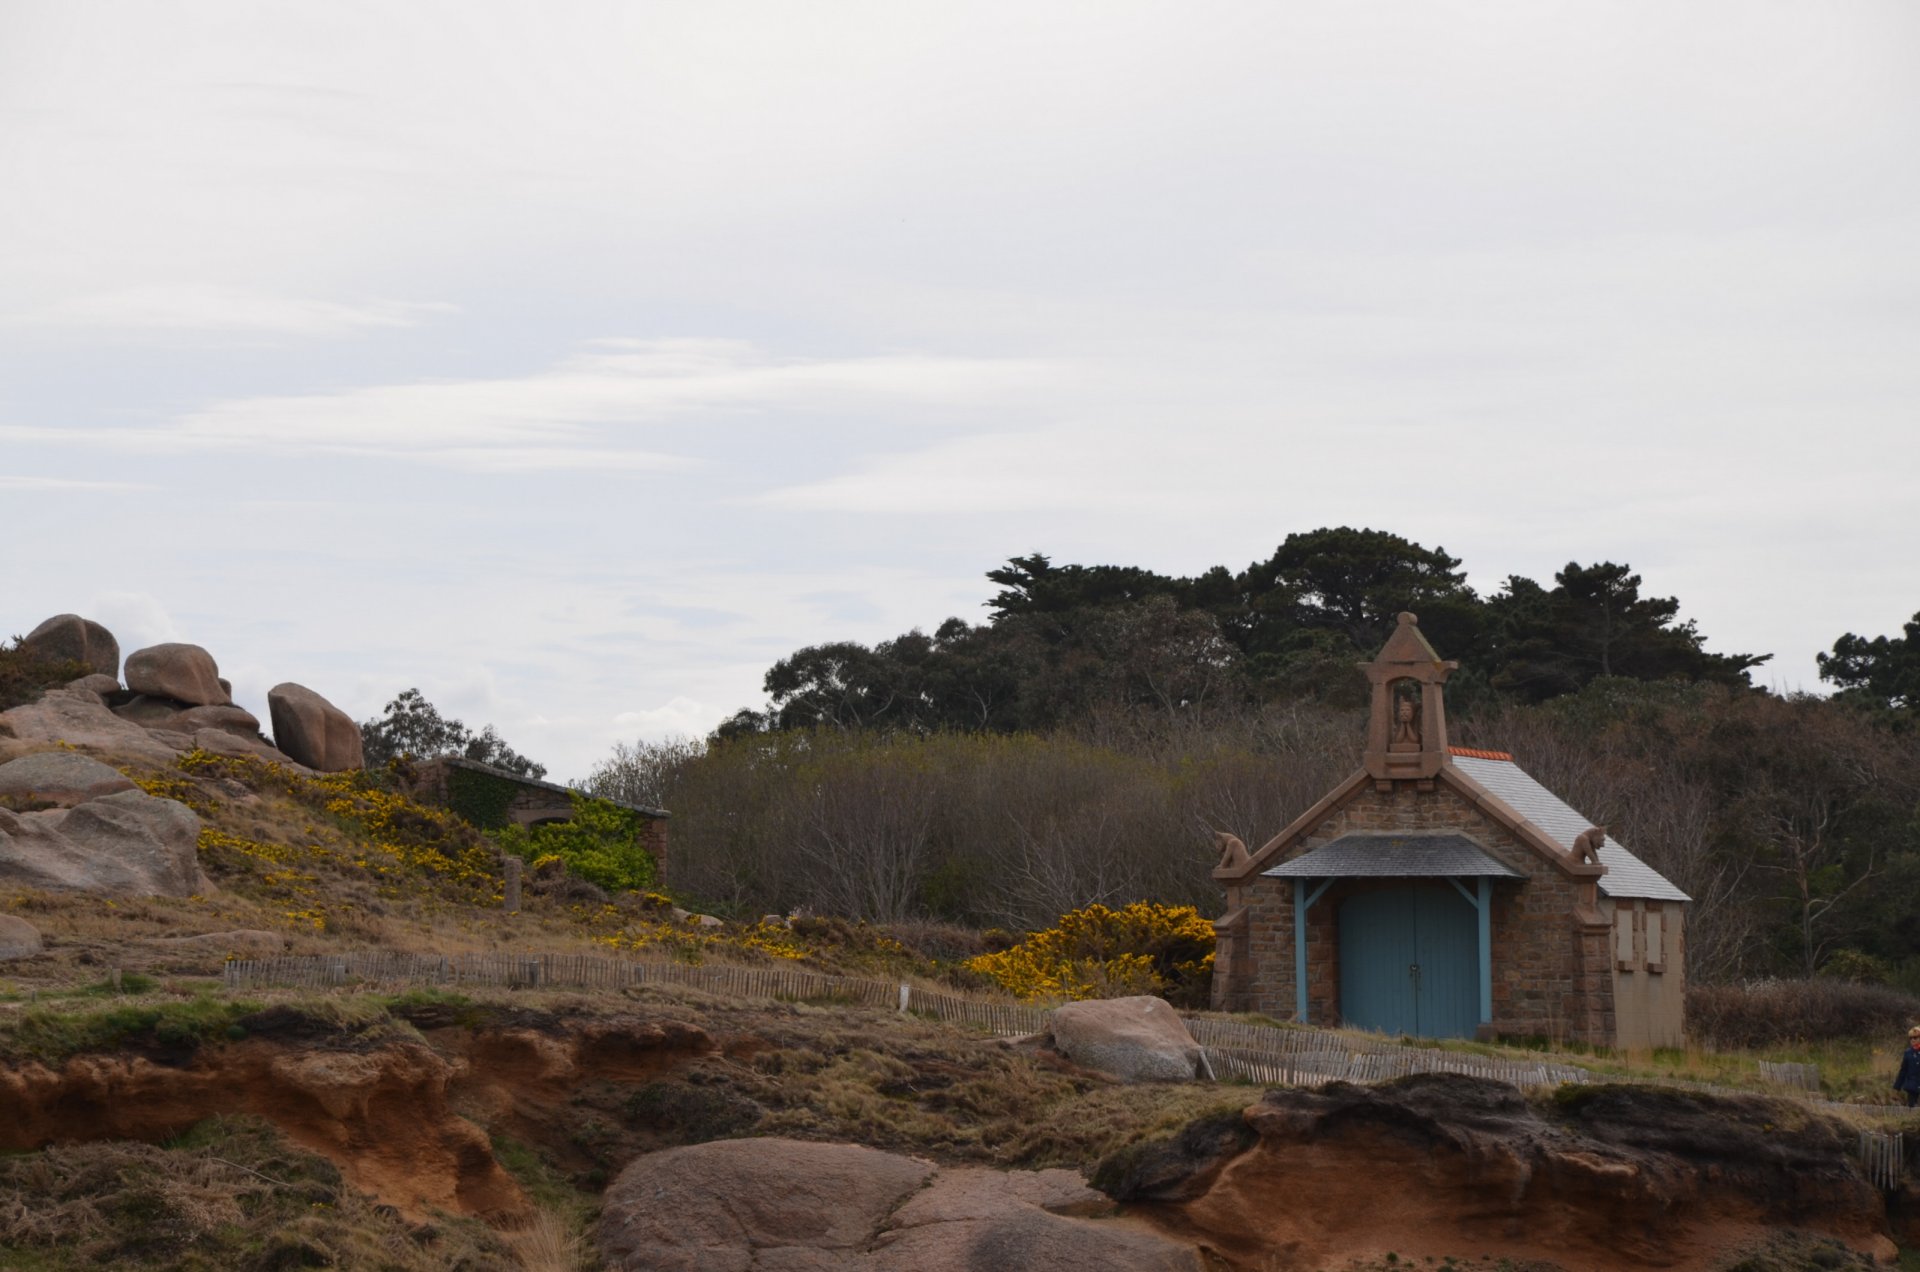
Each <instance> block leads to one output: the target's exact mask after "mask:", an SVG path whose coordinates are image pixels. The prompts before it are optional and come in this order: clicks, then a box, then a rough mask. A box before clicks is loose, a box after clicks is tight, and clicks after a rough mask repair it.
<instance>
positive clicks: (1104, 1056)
mask: <svg viewBox="0 0 1920 1272" xmlns="http://www.w3.org/2000/svg"><path fill="white" fill-rule="evenodd" d="M1048 1028H1049V1030H1050V1031H1051V1033H1052V1035H1053V1048H1054V1050H1055V1051H1058V1052H1059V1053H1060V1054H1061V1055H1063V1056H1065V1057H1066V1058H1067V1059H1069V1060H1071V1061H1073V1062H1074V1063H1075V1064H1077V1065H1083V1066H1085V1067H1086V1068H1089V1069H1098V1070H1099V1071H1100V1072H1102V1073H1110V1074H1112V1075H1113V1076H1114V1077H1116V1078H1124V1079H1125V1080H1126V1081H1128V1082H1190V1081H1192V1080H1193V1079H1195V1078H1209V1079H1210V1078H1212V1077H1213V1072H1212V1070H1211V1069H1210V1067H1209V1066H1208V1064H1207V1053H1206V1051H1205V1050H1204V1049H1203V1048H1202V1047H1201V1046H1200V1044H1199V1043H1197V1042H1195V1041H1194V1040H1193V1035H1192V1034H1190V1033H1188V1032H1187V1026H1186V1024H1185V1023H1184V1022H1182V1021H1181V1019H1180V1014H1179V1013H1178V1012H1176V1011H1174V1009H1173V1008H1172V1006H1170V1005H1169V1004H1168V1003H1167V1002H1166V1000H1165V999H1161V998H1153V997H1148V996H1142V997H1137V998H1105V999H1090V1000H1087V1001H1085V1002H1077V1003H1067V1004H1066V1005H1064V1006H1062V1007H1059V1008H1057V1009H1055V1011H1054V1013H1053V1016H1052V1018H1051V1020H1050V1021H1049V1023H1048Z"/></svg>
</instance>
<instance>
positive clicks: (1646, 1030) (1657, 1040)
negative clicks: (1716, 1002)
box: [1600, 897, 1687, 1050]
mask: <svg viewBox="0 0 1920 1272" xmlns="http://www.w3.org/2000/svg"><path fill="white" fill-rule="evenodd" d="M1600 908H1601V910H1602V911H1603V912H1604V913H1605V914H1606V916H1607V921H1608V923H1609V924H1610V925H1611V927H1612V936H1611V938H1610V942H1611V944H1610V950H1611V953H1612V955H1613V1007H1614V1019H1615V1021H1616V1022H1617V1027H1618V1040H1617V1041H1616V1042H1615V1043H1614V1045H1615V1046H1616V1047H1619V1048H1621V1049H1622V1050H1645V1049H1647V1048H1650V1047H1679V1046H1684V1045H1685V1043H1686V998H1687V982H1686V966H1687V959H1686V906H1685V905H1683V904H1681V903H1679V902H1674V901H1641V900H1628V899H1626V898H1621V899H1620V900H1617V901H1616V900H1611V899H1608V898H1604V897H1603V898H1601V902H1600ZM1649 916H1653V917H1652V918H1651V919H1650V918H1649ZM1655 946H1657V948H1654V947H1655Z"/></svg>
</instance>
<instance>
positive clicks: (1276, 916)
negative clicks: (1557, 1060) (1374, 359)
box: [1213, 614, 1688, 1047]
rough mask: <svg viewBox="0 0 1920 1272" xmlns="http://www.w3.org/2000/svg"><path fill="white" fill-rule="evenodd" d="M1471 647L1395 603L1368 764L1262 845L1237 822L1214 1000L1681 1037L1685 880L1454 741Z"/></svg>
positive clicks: (1441, 1025) (1420, 1032) (1334, 1016)
mask: <svg viewBox="0 0 1920 1272" xmlns="http://www.w3.org/2000/svg"><path fill="white" fill-rule="evenodd" d="M1457 666H1458V664H1457V663H1452V662H1444V661H1442V660H1441V659H1440V658H1439V656H1438V655H1436V654H1435V653H1434V651H1433V647H1432V646H1431V645H1429V644H1428V643H1427V641H1426V638H1425V637H1424V636H1422V635H1421V634H1420V628H1419V626H1418V623H1417V621H1416V620H1415V618H1414V616H1413V615H1411V614H1402V615H1400V619H1399V626H1398V627H1397V628H1396V629H1395V630H1394V633H1393V635H1392V636H1391V637H1389V638H1388V640H1387V643H1386V646H1385V647H1384V648H1383V649H1382V650H1381V651H1380V654H1379V657H1377V658H1376V659H1375V660H1374V661H1373V662H1372V663H1370V664H1367V665H1366V668H1365V670H1366V672H1367V676H1368V679H1369V680H1370V681H1371V682H1372V690H1373V703H1372V712H1371V716H1370V720H1369V724H1368V734H1367V742H1366V749H1365V752H1364V755H1363V762H1362V764H1361V767H1360V768H1359V770H1358V771H1357V772H1355V773H1354V774H1353V776H1351V777H1349V778H1348V779H1347V780H1346V781H1344V782H1342V783H1340V785H1338V786H1337V787H1335V788H1334V789H1333V790H1331V791H1329V792H1327V794H1326V796H1325V797H1324V798H1322V799H1321V800H1320V802H1319V803H1317V804H1315V805H1314V806H1313V807H1312V808H1310V809H1308V810H1307V811H1306V812H1305V813H1303V814H1302V815H1301V816H1300V817H1299V818H1298V819H1297V820H1295V821H1294V823H1293V824H1292V825H1290V826H1288V827H1287V828H1286V829H1285V830H1282V831H1281V832H1280V833H1279V834H1278V835H1275V836H1274V837H1273V838H1272V839H1271V840H1269V841H1268V842H1267V843H1266V844H1265V845H1264V846H1262V847H1261V848H1260V849H1259V851H1257V852H1253V853H1249V852H1247V850H1246V849H1245V848H1244V847H1243V846H1242V845H1241V844H1240V841H1238V840H1237V839H1233V838H1232V837H1231V836H1223V842H1224V844H1225V850H1224V853H1223V856H1222V859H1221V862H1220V865H1219V866H1218V867H1216V868H1215V870H1214V872H1213V875H1214V878H1215V879H1217V880H1219V881H1220V883H1221V884H1222V885H1223V886H1224V887H1225V888H1226V893H1227V900H1226V913H1225V914H1224V915H1223V916H1222V917H1221V918H1220V919H1219V920H1218V921H1217V922H1216V923H1215V924H1214V930H1215V932H1216V933H1217V935H1218V944H1217V946H1216V949H1215V954H1214V979H1213V1005H1214V1007H1215V1008H1216V1009H1219V1010H1223V1011H1258V1012H1263V1013H1266V1014H1267V1015H1270V1016H1273V1017H1276V1018H1278V1019H1283V1020H1284V1019H1292V1020H1299V1021H1303V1022H1311V1023H1314V1024H1339V1025H1347V1026H1352V1027H1357V1028H1369V1029H1379V1030H1383V1031H1385V1032H1388V1033H1399V1034H1409V1035H1414V1036H1421V1037H1437V1038H1447V1037H1473V1036H1482V1037H1484V1036H1490V1035H1493V1034H1503V1035H1512V1036H1544V1037H1551V1038H1556V1039H1562V1040H1569V1041H1577V1042H1585V1043H1591V1044H1594V1045H1597V1046H1607V1047H1648V1046H1654V1047H1669V1046H1679V1045H1680V1044H1681V1041H1682V1031H1683V1028H1684V1019H1683V998H1684V989H1685V972H1684V968H1685V957H1684V955H1685V941H1686V905H1687V900H1688V898H1687V895H1686V894H1685V893H1683V892H1681V891H1680V890H1679V889H1678V888H1676V887H1675V886H1674V885H1673V884H1672V883H1670V882H1668V881H1667V880H1666V879H1665V878H1663V877H1661V876H1660V874H1658V873H1657V872H1656V871H1654V870H1653V869H1652V868H1651V867H1650V866H1648V865H1647V864H1646V863H1645V862H1643V861H1641V860H1640V859H1639V858H1637V857H1635V856H1634V855H1633V854H1632V853H1630V852H1628V851H1627V849H1626V848H1625V847H1623V846H1622V845H1621V844H1619V843H1617V842H1615V841H1614V840H1613V839H1612V838H1609V837H1608V836H1607V835H1606V831H1605V828H1604V827H1596V826H1594V825H1593V823H1592V822H1590V821H1589V820H1587V818H1585V817H1583V816H1581V815H1580V814H1579V813H1578V812H1576V811H1574V810H1573V809H1572V808H1570V807H1568V806H1567V804H1566V803H1565V802H1564V801H1562V800H1561V799H1560V798H1559V797H1558V796H1556V795H1554V794H1553V792H1551V791H1549V790H1547V789H1546V787H1544V786H1542V785H1541V784H1540V783H1539V782H1537V781H1535V780H1534V779H1533V778H1532V777H1530V776H1528V775H1527V773H1526V772H1525V771H1524V770H1522V769H1521V768H1520V766H1519V765H1518V764H1516V763H1515V762H1514V758H1513V757H1512V756H1510V755H1508V754H1506V753H1504V752H1499V751H1480V750H1468V749H1465V748H1461V747H1451V746H1449V745H1448V744H1447V722H1446V703H1445V698H1444V690H1445V684H1446V681H1447V677H1448V676H1449V675H1450V674H1451V673H1452V672H1453V670H1454V669H1455V668H1456V667H1457Z"/></svg>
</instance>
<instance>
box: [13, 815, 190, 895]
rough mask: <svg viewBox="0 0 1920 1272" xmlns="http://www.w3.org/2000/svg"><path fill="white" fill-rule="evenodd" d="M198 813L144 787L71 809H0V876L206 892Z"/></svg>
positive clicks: (106, 888) (30, 883)
mask: <svg viewBox="0 0 1920 1272" xmlns="http://www.w3.org/2000/svg"><path fill="white" fill-rule="evenodd" d="M199 838H200V818H199V817H198V816H197V815H196V814H195V813H194V811H193V810H192V809H190V808H188V807H187V806H186V805H185V804H181V803H178V802H176V801H174V800H170V799H155V798H154V797H153V796H151V795H148V794H147V793H146V792H145V791H140V790H130V791H121V792H119V793H118V794H114V795H106V796H102V797H100V798H98V799H92V800H88V801H87V802H85V803H83V804H79V805H77V806H75V807H73V808H70V809H65V808H63V809H51V810H48V811H45V812H32V813H13V812H10V811H8V810H6V809H4V808H0V881H4V882H7V883H16V884H23V885H25V886H27V887H30V888H70V889H77V890H79V891H84V892H95V893H100V894H102V895H105V896H125V897H144V896H164V897H185V896H192V895H194V894H195V893H200V892H205V891H208V890H209V888H210V887H211V885H210V884H209V883H208V882H207V880H206V878H205V876H203V875H202V874H201V873H200V860H199V854H198V851H197V849H198V841H199Z"/></svg>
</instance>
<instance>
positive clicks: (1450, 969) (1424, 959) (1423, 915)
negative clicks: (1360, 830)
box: [1339, 883, 1480, 1038]
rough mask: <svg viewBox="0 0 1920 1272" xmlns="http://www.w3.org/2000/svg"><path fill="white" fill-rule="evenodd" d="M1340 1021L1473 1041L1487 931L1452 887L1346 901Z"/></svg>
mask: <svg viewBox="0 0 1920 1272" xmlns="http://www.w3.org/2000/svg"><path fill="white" fill-rule="evenodd" d="M1339 931H1340V1015H1341V1017H1342V1018H1343V1019H1344V1020H1345V1022H1346V1023H1347V1024H1348V1025H1351V1026H1353V1027H1355V1028H1359V1029H1378V1030H1380V1031H1381V1032H1383V1033H1397V1034H1411V1035H1413V1036H1415V1037H1422V1038H1467V1037H1471V1036H1472V1035H1473V1032H1474V1028H1475V1026H1476V1025H1477V1024H1478V1023H1479V1019H1480V932H1479V918H1478V914H1477V912H1476V911H1475V909H1474V907H1473V905H1472V904H1471V903H1470V902H1469V901H1468V900H1467V899H1466V898H1465V897H1463V896H1461V895H1460V894H1459V893H1458V892H1457V891H1456V890H1455V889H1454V888H1453V886H1452V885H1451V884H1446V883H1441V884H1440V886H1438V887H1422V888H1394V889H1390V890H1385V891H1380V892H1363V893H1360V894H1359V895H1357V896H1352V897H1348V898H1347V899H1346V900H1345V901H1343V902H1341V903H1340V914H1339Z"/></svg>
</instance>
